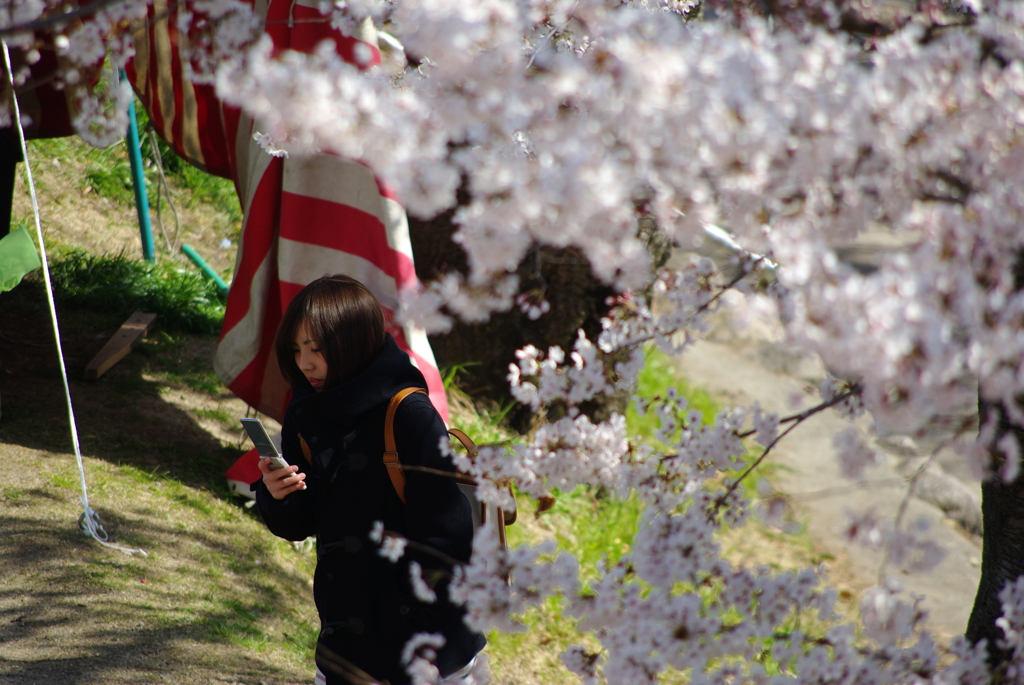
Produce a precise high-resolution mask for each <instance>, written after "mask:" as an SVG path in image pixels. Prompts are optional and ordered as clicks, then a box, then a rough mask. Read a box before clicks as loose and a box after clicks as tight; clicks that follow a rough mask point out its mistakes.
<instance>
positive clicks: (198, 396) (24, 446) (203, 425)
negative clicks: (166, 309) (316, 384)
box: [0, 283, 316, 685]
mask: <svg viewBox="0 0 1024 685" xmlns="http://www.w3.org/2000/svg"><path fill="white" fill-rule="evenodd" d="M60 319H61V325H62V336H61V337H62V344H63V347H64V353H65V357H66V361H67V366H68V375H69V378H70V387H71V394H72V397H73V398H74V407H75V419H76V422H77V425H78V430H79V435H80V439H81V448H82V453H83V455H84V456H85V468H86V475H87V477H88V484H89V497H90V503H91V504H92V506H93V508H94V509H95V510H96V511H97V512H98V513H99V514H100V516H101V519H102V523H103V524H104V525H105V527H106V530H107V532H108V533H109V536H110V539H111V540H112V541H116V542H117V544H120V545H125V546H130V547H141V548H144V549H147V550H148V551H149V556H148V558H143V557H141V556H138V555H134V556H132V555H127V554H124V553H122V552H119V551H115V550H111V549H107V548H105V547H102V546H100V545H99V544H98V543H96V542H94V541H92V540H91V539H89V538H88V537H86V536H85V535H84V534H83V533H82V531H81V530H80V529H79V525H78V517H79V515H80V513H81V511H82V507H81V504H80V503H79V499H78V498H79V495H80V479H79V475H78V470H77V466H76V461H75V457H74V453H73V450H72V444H71V439H70V434H69V430H68V426H69V422H68V412H67V408H66V403H65V399H64V393H63V386H62V383H61V379H60V372H59V367H58V364H57V354H56V349H55V345H54V343H53V334H52V329H51V324H50V319H49V315H48V312H47V310H46V305H45V300H44V299H43V291H42V290H41V289H40V288H38V287H33V284H30V283H23V284H22V285H21V286H18V288H16V289H15V290H14V291H11V292H9V293H5V294H2V295H0V322H2V326H0V456H2V457H3V461H4V468H3V469H2V470H0V539H2V542H0V569H2V570H3V571H2V573H0V683H4V684H5V685H6V684H8V683H10V684H12V685H14V684H17V685H30V684H32V685H34V684H39V685H42V684H44V683H45V684H47V685H51V684H65V683H76V684H86V683H115V684H116V683H125V684H128V683H142V682H166V683H184V684H193V683H194V684H199V683H204V684H205V683H244V684H245V685H258V684H259V683H266V684H267V685H275V684H285V683H310V682H312V673H311V666H310V661H309V656H310V653H309V650H308V647H309V645H310V644H312V642H311V640H313V639H315V628H314V627H312V626H315V625H316V618H315V610H314V609H313V607H312V601H311V598H310V596H309V595H310V594H311V593H310V592H309V590H308V585H309V581H308V579H309V578H310V577H311V575H310V569H311V565H312V561H311V560H310V559H309V555H308V554H307V555H302V554H300V553H298V552H296V550H294V549H293V548H292V546H291V545H289V544H288V543H284V542H283V541H278V540H277V539H276V538H273V536H271V535H270V534H269V533H268V532H267V531H266V530H265V528H263V526H262V523H261V522H260V521H259V520H258V518H257V516H256V515H254V514H253V513H252V512H251V511H250V510H248V509H246V508H245V507H244V506H242V505H241V503H240V502H235V501H233V500H232V498H231V497H230V496H229V495H228V494H227V493H226V491H225V488H224V485H223V475H222V474H223V471H224V470H225V469H226V468H227V467H228V466H229V465H230V464H231V463H233V461H234V459H235V458H237V456H238V455H239V454H240V453H241V452H242V451H243V450H241V449H239V447H238V445H239V443H240V440H239V435H238V434H237V433H236V432H235V431H234V429H233V428H231V427H230V426H229V423H228V422H229V421H231V420H232V419H234V420H235V421H237V419H236V418H235V417H237V416H240V415H244V413H245V406H244V405H243V404H242V403H241V402H240V401H239V400H237V399H235V398H233V396H231V395H230V394H229V393H227V392H226V390H225V389H224V388H223V387H222V386H221V387H220V388H217V387H216V384H215V383H214V382H213V381H212V380H210V375H211V374H209V372H208V371H204V369H209V368H210V359H211V357H212V353H213V349H214V344H215V339H214V338H212V337H205V338H202V337H199V338H197V337H189V338H184V337H180V336H179V337H177V338H170V339H168V338H169V336H164V337H163V338H161V336H159V335H157V336H154V337H153V338H152V339H151V341H150V342H148V343H145V344H143V345H141V346H140V348H139V349H137V350H136V351H134V352H132V353H131V354H130V355H129V357H128V358H126V359H125V360H124V361H122V362H121V363H120V364H118V365H117V366H115V367H114V368H113V369H112V370H111V371H110V372H108V374H106V375H105V376H103V377H102V378H100V379H99V380H98V381H93V382H89V381H85V380H84V369H85V366H86V364H87V363H88V361H89V360H90V359H91V358H92V356H93V355H94V354H95V353H96V352H97V351H98V350H99V349H100V348H101V347H102V345H103V344H104V343H105V341H106V339H107V338H109V336H110V335H111V334H112V333H113V332H114V330H116V328H117V325H118V322H112V321H110V320H109V319H107V318H105V317H103V316H102V315H96V314H89V313H84V312H73V311H65V312H61V317H60ZM190 370H192V371H191V372H190ZM199 514H201V516H200V515H199ZM186 606H187V607H189V609H188V610H184V609H183V607H186ZM303 631H305V632H303ZM311 631H312V632H311Z"/></svg>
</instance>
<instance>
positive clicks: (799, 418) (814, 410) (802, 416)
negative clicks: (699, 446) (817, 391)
mask: <svg viewBox="0 0 1024 685" xmlns="http://www.w3.org/2000/svg"><path fill="white" fill-rule="evenodd" d="M860 392H861V389H860V387H859V386H857V385H854V386H853V387H851V388H850V389H849V390H847V391H846V392H843V393H840V394H838V395H836V396H835V397H833V398H832V399H830V400H828V401H827V402H822V403H821V404H819V405H817V406H814V407H811V408H810V409H807V410H805V411H802V412H800V413H799V414H796V415H794V416H791V417H787V419H786V421H792V422H793V425H791V426H790V427H789V428H787V429H786V430H784V431H782V432H781V433H779V434H778V435H777V436H775V439H773V440H772V441H771V442H770V443H768V444H767V445H766V446H765V448H764V451H763V452H762V453H761V455H760V456H759V457H758V458H757V459H755V460H754V462H753V463H752V464H751V465H750V466H748V467H747V468H746V470H745V471H744V472H743V473H741V474H740V476H739V477H738V478H737V479H736V480H735V481H734V482H733V483H732V484H731V485H730V486H729V488H728V489H727V490H726V491H725V492H724V493H723V494H722V495H720V496H718V497H717V498H716V499H715V512H717V511H718V510H719V509H720V508H721V507H722V505H723V504H725V502H726V501H728V499H729V496H730V495H732V494H733V492H735V491H736V488H738V487H739V485H740V483H741V482H743V479H744V478H746V477H747V476H748V475H750V472H751V471H753V470H754V469H755V468H757V467H758V466H760V464H761V462H763V461H764V459H765V457H767V456H768V454H769V452H771V451H772V448H774V447H775V445H777V444H778V443H779V441H780V440H782V438H784V437H786V436H787V435H789V433H790V432H792V431H793V429H794V428H796V427H797V426H799V425H800V424H801V423H803V422H804V421H805V420H807V419H809V418H810V417H812V416H814V415H815V414H818V413H819V412H822V411H824V410H825V409H828V408H829V407H833V406H835V405H837V404H841V403H842V402H844V401H845V400H847V399H849V398H850V397H852V396H854V395H859V394H860ZM780 423H781V421H780ZM755 432H756V431H753V430H751V431H747V432H745V433H742V434H740V435H739V437H748V436H750V435H753V434H754V433H755Z"/></svg>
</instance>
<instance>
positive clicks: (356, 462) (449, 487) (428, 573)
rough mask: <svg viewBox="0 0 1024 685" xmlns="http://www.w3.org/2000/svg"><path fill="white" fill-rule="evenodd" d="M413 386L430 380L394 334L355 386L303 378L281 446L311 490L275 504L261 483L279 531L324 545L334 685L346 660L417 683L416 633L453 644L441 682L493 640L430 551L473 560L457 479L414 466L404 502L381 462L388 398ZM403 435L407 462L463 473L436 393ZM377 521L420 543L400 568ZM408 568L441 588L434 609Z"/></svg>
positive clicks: (410, 411)
mask: <svg viewBox="0 0 1024 685" xmlns="http://www.w3.org/2000/svg"><path fill="white" fill-rule="evenodd" d="M407 387H420V388H424V387H426V383H425V382H424V379H423V375H422V374H421V373H420V372H419V371H418V370H417V369H416V367H414V366H413V365H412V363H411V362H410V361H409V356H408V355H407V354H406V353H405V352H403V351H402V350H400V349H399V348H398V346H397V345H396V344H395V341H394V340H393V339H392V338H391V336H390V335H388V336H387V342H386V344H385V347H384V349H383V351H382V352H381V353H380V354H379V355H378V356H377V357H376V358H375V359H374V361H373V362H372V363H371V364H370V366H369V368H367V369H366V370H365V371H364V372H363V373H361V374H360V375H359V376H357V377H356V378H354V379H352V380H351V381H348V382H346V383H344V384H342V385H340V386H337V387H334V388H330V389H327V390H324V391H322V392H319V393H318V392H315V391H313V389H312V387H311V386H309V385H308V383H305V382H304V379H303V380H302V382H300V383H298V384H296V386H295V387H293V399H292V401H291V402H290V403H289V405H288V410H287V412H286V414H285V420H284V429H283V431H282V434H281V438H282V452H283V453H284V456H285V458H286V459H287V460H288V463H290V464H297V465H298V466H299V468H300V470H302V471H305V472H306V474H307V475H306V484H307V488H306V490H304V491H300V492H295V493H292V494H290V495H288V496H287V497H285V498H284V499H283V500H275V499H273V498H272V497H271V496H270V493H269V492H268V491H267V489H266V487H265V486H264V485H263V483H262V481H259V482H258V483H256V484H254V489H255V490H256V503H257V505H258V506H259V510H260V512H261V513H262V515H263V519H264V521H265V522H266V524H267V527H268V528H270V530H271V531H272V532H273V533H274V534H275V535H278V536H280V537H283V538H285V539H287V540H304V539H305V538H307V537H309V536H311V535H316V537H317V566H316V574H315V578H314V587H313V596H314V599H315V601H316V607H317V611H318V612H319V614H320V622H321V632H320V640H319V644H318V645H317V663H318V665H319V666H320V669H321V670H322V671H323V672H324V673H325V674H326V675H327V682H328V683H331V684H332V685H333V684H334V683H346V682H347V681H346V680H345V679H344V678H341V677H339V676H337V675H333V674H334V673H336V670H335V669H333V668H332V666H331V664H332V663H334V664H337V663H342V664H344V663H346V662H347V663H351V664H354V665H355V666H357V667H358V668H359V669H361V670H363V671H365V672H367V673H369V674H370V675H372V676H374V677H375V678H377V679H378V680H382V681H383V680H387V681H389V682H390V683H392V684H397V683H406V682H408V681H409V678H408V676H407V675H406V673H405V669H404V667H403V666H402V664H401V663H400V659H401V653H402V647H403V646H404V645H405V643H406V641H407V640H408V639H409V638H410V637H411V636H412V635H413V634H414V633H418V632H430V633H442V634H443V635H444V636H445V638H446V644H445V646H444V648H443V649H441V650H440V651H439V652H438V655H437V662H436V663H437V666H438V669H439V670H440V672H441V675H442V676H444V675H448V674H449V673H451V672H453V671H455V670H458V669H459V668H461V667H462V666H464V665H465V664H467V663H468V662H469V661H470V660H471V659H472V658H473V656H474V655H475V654H476V653H477V652H478V651H480V649H481V648H482V647H483V645H484V643H485V640H484V637H483V635H480V634H479V633H474V632H472V631H470V630H469V628H467V627H466V625H465V624H464V623H463V622H462V616H463V611H462V609H461V608H459V607H455V606H454V605H452V604H451V603H449V602H448V601H447V592H446V587H447V580H448V578H450V574H451V571H452V568H451V566H450V564H449V563H447V562H446V561H443V559H444V557H439V556H437V555H434V554H431V553H429V552H428V551H426V550H427V549H431V550H436V551H438V552H441V553H442V554H443V555H445V557H449V558H453V559H456V560H458V561H460V562H468V561H469V557H470V554H471V552H472V541H473V520H472V512H471V509H470V505H469V502H468V501H467V500H466V498H465V496H464V495H463V494H462V492H461V491H460V490H459V488H458V486H457V485H456V482H455V479H454V478H450V477H445V476H439V475H434V474H430V473H425V472H423V471H416V470H413V469H405V477H406V487H405V497H406V502H405V504H403V503H402V501H401V500H400V499H399V497H398V495H397V494H396V493H395V489H394V486H393V485H392V483H391V479H390V478H389V476H388V472H387V467H385V466H384V463H383V453H384V417H385V414H386V412H387V406H388V402H389V401H390V400H391V397H392V396H393V395H394V394H395V393H397V392H398V391H399V390H402V389H403V388H407ZM394 427H395V440H396V443H397V449H398V454H399V458H400V459H401V461H402V464H403V465H405V466H424V467H428V468H431V469H440V470H444V471H449V472H454V467H453V465H452V463H451V460H450V459H449V458H447V457H443V456H442V455H441V453H440V450H439V447H438V445H439V441H440V440H441V439H442V438H443V437H445V436H446V435H447V431H446V429H445V426H444V423H443V421H442V420H441V417H440V416H439V415H438V413H437V411H436V410H435V409H434V407H433V405H431V403H430V400H429V399H428V398H427V396H426V395H423V394H413V395H410V396H409V397H406V398H405V400H403V402H402V404H401V405H400V406H399V409H398V412H397V414H396V415H395V423H394ZM300 435H301V436H302V437H303V438H304V439H305V440H306V442H307V444H308V445H309V447H310V451H311V453H312V463H311V464H309V463H307V462H306V460H305V458H304V457H303V455H302V452H301V447H300V441H299V436H300ZM376 521H382V522H383V523H384V528H385V529H386V530H388V531H393V532H395V533H398V534H400V535H402V536H404V537H406V538H407V539H409V540H410V544H409V546H408V547H407V548H406V553H405V555H404V556H403V557H402V558H401V559H400V560H399V562H398V563H392V562H390V561H388V560H387V559H385V558H383V557H381V556H380V555H379V554H378V549H379V546H378V544H377V543H375V542H372V541H371V540H370V539H369V537H368V534H369V532H370V530H371V528H372V527H373V525H374V522H376ZM409 561H417V562H418V563H419V564H420V566H421V567H422V568H423V576H424V578H427V579H428V580H431V579H437V580H438V582H437V585H436V588H435V589H436V590H437V595H438V598H437V601H436V602H435V603H433V604H427V603H424V602H421V601H419V600H418V599H416V597H415V596H414V595H413V593H412V590H411V585H410V582H409V570H408V563H409ZM335 657H340V659H337V658H335ZM332 675H333V677H332Z"/></svg>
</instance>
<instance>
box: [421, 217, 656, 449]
mask: <svg viewBox="0 0 1024 685" xmlns="http://www.w3.org/2000/svg"><path fill="white" fill-rule="evenodd" d="M453 214H454V210H451V211H448V212H445V213H443V214H440V215H438V216H436V217H434V218H433V219H430V220H426V221H424V220H420V219H416V218H414V217H411V216H410V217H409V233H410V236H411V238H412V247H413V254H414V255H415V257H416V272H417V275H418V276H419V278H420V280H422V281H430V280H434V279H436V278H437V277H438V276H440V275H442V274H444V273H447V272H449V271H452V270H456V271H459V272H461V273H463V274H465V273H467V271H468V265H467V261H466V255H465V253H464V252H463V250H462V248H461V247H459V246H458V245H456V244H455V243H453V242H452V240H451V237H452V234H453V233H454V232H455V230H456V227H455V226H454V225H453V224H452V221H451V219H452V215H453ZM639 230H640V231H641V234H642V235H643V236H644V237H645V238H646V239H647V240H648V244H649V245H650V246H651V247H650V249H651V250H652V255H653V256H654V258H655V262H656V263H657V264H658V265H659V266H660V265H661V264H663V263H664V261H665V260H666V259H667V258H668V250H669V247H668V245H667V243H666V242H664V241H663V240H659V239H657V236H658V235H660V234H658V233H657V231H656V230H655V227H654V224H653V222H652V221H649V220H641V222H640V229H639ZM516 273H517V274H518V275H519V278H520V284H521V289H522V291H524V292H526V291H534V292H535V293H536V296H537V297H538V298H540V297H543V298H544V299H546V300H547V301H548V302H549V303H550V305H551V310H550V311H549V312H547V313H546V314H544V315H542V316H541V317H540V318H539V319H537V320H531V319H530V318H529V317H528V316H527V315H526V314H525V313H523V312H522V311H521V310H520V309H519V308H518V307H513V308H512V310H511V311H508V312H499V313H495V314H492V315H491V319H490V321H488V322H487V323H483V324H475V325H474V324H466V323H462V322H456V323H455V325H454V327H453V328H452V330H451V332H449V333H447V334H444V335H432V336H430V344H431V346H432V347H433V350H434V356H435V357H436V358H437V362H438V365H440V366H442V367H444V366H448V365H454V364H459V365H468V366H465V370H464V371H462V372H461V373H460V374H459V375H460V386H461V387H462V388H463V389H464V390H465V391H466V392H467V393H469V394H470V395H471V396H472V397H473V398H474V399H477V400H484V401H487V402H490V403H493V404H498V405H500V404H502V403H503V402H506V401H508V400H509V398H510V396H509V385H508V380H507V378H506V377H507V376H508V367H509V364H511V363H514V362H515V361H516V358H515V351H516V350H517V349H520V348H522V347H525V346H526V345H528V344H533V345H535V346H537V347H539V348H542V349H545V350H546V348H547V347H548V346H551V345H558V346H560V347H561V348H562V349H563V350H566V351H567V352H568V351H570V350H572V346H573V344H574V342H575V341H576V336H577V331H578V330H580V329H583V331H585V332H586V334H587V337H588V338H590V339H591V340H595V339H596V337H597V335H598V334H599V333H600V331H601V324H600V320H601V317H602V316H604V315H605V314H607V312H608V309H609V305H608V302H607V300H608V298H609V297H611V296H614V295H615V294H616V293H615V292H614V291H613V290H612V289H611V288H609V287H608V286H606V285H604V284H603V283H601V282H600V281H598V280H597V279H596V278H594V276H593V275H592V274H591V272H590V265H589V263H588V262H587V260H586V258H585V257H584V256H583V254H582V253H581V252H580V251H579V250H578V249H576V248H564V249H554V248H549V247H544V246H540V245H535V246H534V247H533V249H532V250H531V252H530V254H529V255H528V256H527V258H526V259H525V260H524V261H523V263H522V264H521V265H520V267H519V269H518V270H517V271H516ZM626 400H627V394H626V393H621V394H619V395H616V396H612V397H602V398H599V399H597V400H595V401H594V402H590V403H588V404H585V405H584V406H582V407H581V409H582V410H583V411H584V412H585V413H586V414H587V415H588V416H590V418H591V419H593V420H597V421H599V420H602V419H605V418H607V417H608V416H609V415H610V414H611V413H612V412H613V411H618V412H622V411H623V410H624V408H625V403H626ZM539 418H541V417H537V416H536V415H535V414H534V413H533V412H532V411H531V410H530V409H529V407H519V406H517V407H514V408H513V409H512V410H511V411H510V412H509V415H508V421H509V423H510V424H511V426H512V427H513V428H515V429H516V430H519V431H522V432H526V431H528V430H529V429H530V428H531V427H532V426H533V425H534V424H535V423H536V421H537V420H538V419H539Z"/></svg>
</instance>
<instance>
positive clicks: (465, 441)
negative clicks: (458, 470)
mask: <svg viewBox="0 0 1024 685" xmlns="http://www.w3.org/2000/svg"><path fill="white" fill-rule="evenodd" d="M448 435H451V436H452V437H454V438H455V439H456V440H458V441H459V442H461V443H462V446H463V447H465V448H466V452H467V453H468V454H469V458H470V459H471V460H472V459H476V451H477V450H476V443H475V442H473V438H471V437H469V436H468V435H466V434H465V433H463V432H462V431H460V430H459V429H458V428H449V429H448Z"/></svg>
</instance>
